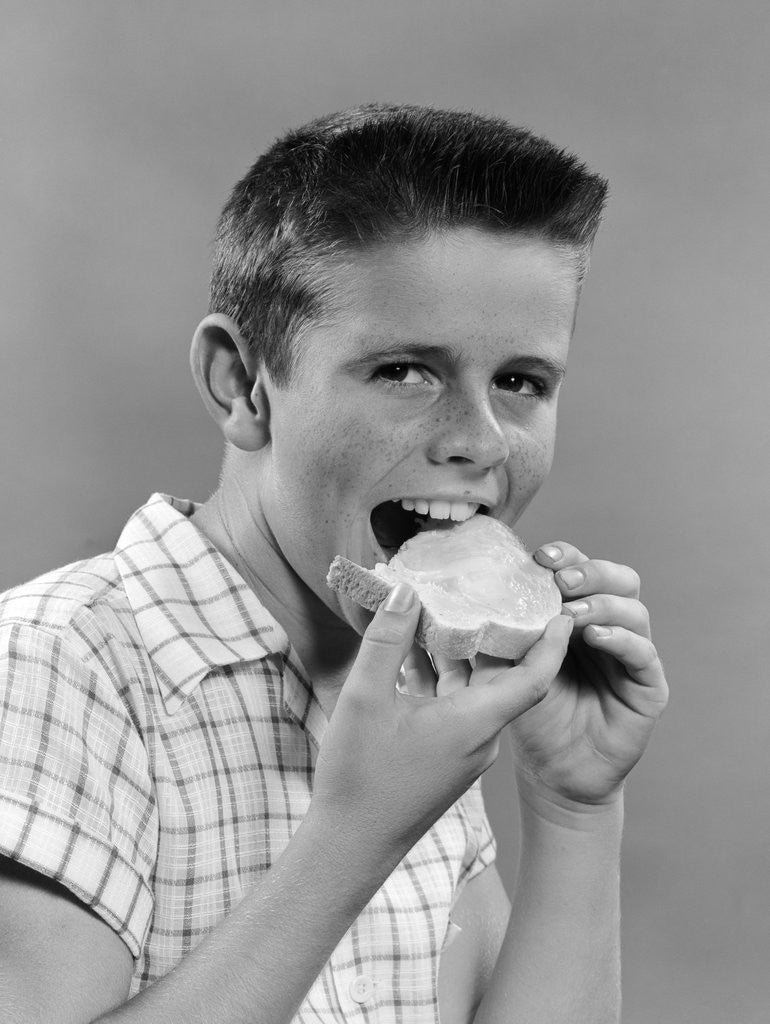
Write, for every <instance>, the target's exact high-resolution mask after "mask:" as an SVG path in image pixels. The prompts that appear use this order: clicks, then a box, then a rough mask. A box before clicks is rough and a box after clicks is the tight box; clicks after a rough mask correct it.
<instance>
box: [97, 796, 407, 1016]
mask: <svg viewBox="0 0 770 1024" xmlns="http://www.w3.org/2000/svg"><path fill="white" fill-rule="evenodd" d="M404 852H406V851H404ZM398 859H399V856H398V854H396V853H392V854H391V855H390V856H387V855H383V851H382V850H379V851H378V850H375V849H374V848H373V845H372V844H371V842H370V841H369V840H368V839H367V838H366V837H365V836H362V835H361V836H351V835H349V834H348V835H345V834H342V833H341V830H339V829H337V830H335V828H334V827H333V825H332V824H331V823H326V822H316V821H314V820H313V819H312V816H309V817H308V819H306V820H305V821H304V822H303V824H302V825H301V826H300V828H299V829H298V831H297V833H296V834H295V836H294V837H293V839H292V841H291V842H290V843H289V845H288V847H287V848H286V850H285V851H284V853H283V854H282V856H281V857H280V858H279V860H278V861H277V862H276V864H275V865H274V866H273V868H272V869H271V871H270V872H269V874H268V875H267V876H266V877H265V878H264V879H263V881H262V883H261V884H260V885H259V887H258V888H257V889H256V890H255V891H254V892H253V893H251V894H250V895H248V896H247V897H246V898H244V899H243V900H242V902H241V903H240V904H239V905H238V906H237V907H236V908H235V909H234V910H233V912H232V913H231V914H230V915H228V917H227V918H225V919H224V920H223V921H222V922H221V924H219V925H218V926H217V928H215V929H214V931H213V932H212V933H211V934H210V935H209V936H208V937H207V938H206V939H205V940H204V941H203V942H202V943H201V944H200V945H199V946H198V947H196V949H195V950H193V951H192V952H191V953H190V954H189V955H188V956H187V957H186V958H185V959H184V960H183V961H182V962H181V963H180V964H179V965H178V967H177V968H176V969H175V970H174V971H172V972H171V973H170V974H168V975H167V976H166V977H164V978H162V979H161V980H160V981H158V982H156V983H155V984H154V985H152V986H150V987H149V988H147V989H145V990H144V991H143V992H142V993H140V994H139V995H138V996H136V997H135V998H134V999H132V1000H130V1001H129V1002H128V1003H126V1004H125V1005H124V1006H122V1007H121V1008H120V1009H118V1010H116V1011H114V1012H112V1013H109V1014H107V1015H106V1016H104V1017H100V1018H99V1024H149V1022H152V1024H157V1022H158V1021H163V1022H164V1024H177V1022H178V1024H209V1022H211V1021H216V1022H217V1024H246V1022H248V1024H253V1022H254V1021H269V1022H270V1024H284V1022H288V1021H290V1020H291V1019H292V1018H293V1017H294V1015H295V1013H296V1012H297V1009H298V1008H299V1006H300V1004H301V1002H302V1000H303V999H304V997H305V995H306V994H307V992H308V991H309V989H310V987H311V986H312V984H313V982H314V981H315V979H316V977H317V976H318V974H319V973H320V971H321V970H322V968H323V966H324V964H325V963H326V961H327V960H328V959H329V957H330V956H331V954H332V952H333V951H334V949H335V947H336V946H337V944H338V943H339V941H340V939H341V938H342V936H343V935H344V934H345V932H346V931H347V930H348V928H349V927H350V926H351V924H352V923H353V921H354V920H355V919H356V917H357V916H358V915H359V914H360V912H361V910H362V909H363V908H364V906H365V905H366V904H367V903H368V901H369V900H370V899H371V897H372V896H373V895H374V893H375V892H376V890H377V889H378V888H379V887H380V885H381V884H382V883H383V882H384V881H385V879H386V878H387V876H388V875H389V874H390V872H391V871H392V870H393V868H394V867H395V865H396V863H397V862H398Z"/></svg>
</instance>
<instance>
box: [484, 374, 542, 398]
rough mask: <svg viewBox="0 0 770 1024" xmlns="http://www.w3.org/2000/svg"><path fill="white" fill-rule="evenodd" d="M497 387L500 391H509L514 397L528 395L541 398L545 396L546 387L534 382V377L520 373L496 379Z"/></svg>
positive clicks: (536, 381) (504, 375)
mask: <svg viewBox="0 0 770 1024" xmlns="http://www.w3.org/2000/svg"><path fill="white" fill-rule="evenodd" d="M495 387H496V388H497V389H498V390H499V391H508V392H510V393H511V394H514V395H528V396H530V397H535V398H537V397H540V396H541V395H543V394H545V391H546V388H545V386H544V385H543V384H542V383H541V382H540V381H538V380H533V379H532V377H525V376H524V375H523V374H520V373H505V374H503V376H502V377H497V378H496V379H495Z"/></svg>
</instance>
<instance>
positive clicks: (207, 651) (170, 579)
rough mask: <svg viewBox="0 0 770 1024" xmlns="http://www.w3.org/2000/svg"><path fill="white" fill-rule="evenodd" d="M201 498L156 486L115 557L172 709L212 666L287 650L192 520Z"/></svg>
mask: <svg viewBox="0 0 770 1024" xmlns="http://www.w3.org/2000/svg"><path fill="white" fill-rule="evenodd" d="M196 508H197V506H196V505H195V504H194V503H193V502H190V501H183V500H179V499H177V498H172V497H170V496H168V495H164V494H153V495H152V497H151V498H150V500H149V501H148V502H147V504H146V505H143V506H142V508H140V509H138V510H137V511H136V512H135V513H134V514H133V516H132V517H131V518H130V519H129V521H128V523H127V524H126V526H125V529H124V530H123V532H122V534H121V535H120V539H119V540H118V543H117V546H116V548H115V562H116V565H117V567H118V571H119V572H120V575H121V577H122V580H123V585H124V587H125V592H126V597H127V599H128V601H129V604H130V605H131V609H132V611H133V613H134V618H135V620H136V624H137V627H138V629H139V632H140V634H141V636H142V641H143V643H144V646H145V648H146V650H147V652H148V654H149V656H150V658H151V660H152V662H153V666H154V668H155V672H156V676H157V679H158V683H159V686H160V690H161V696H162V698H163V703H164V707H165V709H166V713H167V714H170V715H171V714H174V712H176V711H178V710H179V708H181V707H182V705H183V704H184V702H185V701H186V700H187V698H188V696H189V695H190V694H191V693H192V692H193V690H195V688H196V687H197V686H198V685H199V684H200V682H201V681H202V679H203V678H204V677H205V676H206V674H207V673H208V672H210V671H211V669H212V668H215V667H218V666H223V665H231V664H234V663H236V662H244V661H255V660H258V659H261V658H264V657H267V656H269V655H271V654H279V655H281V656H282V658H285V657H287V655H288V652H289V640H288V637H287V636H286V632H285V630H284V629H283V628H282V627H281V626H280V625H279V623H278V622H277V621H276V620H275V619H274V618H273V616H272V615H271V614H270V613H269V612H268V610H267V609H266V608H265V607H264V605H263V604H262V603H261V602H260V601H259V599H258V598H257V596H256V594H255V593H254V592H253V590H251V589H250V587H249V586H248V585H247V584H246V582H245V581H244V580H243V578H242V577H241V576H240V575H239V573H238V572H237V571H236V570H235V569H234V568H233V566H232V565H231V564H230V563H229V562H228V561H227V560H226V559H225V558H224V557H223V556H222V555H221V554H220V552H219V551H218V550H217V549H216V548H215V547H214V545H213V544H212V543H211V542H210V541H209V540H208V539H207V538H206V537H205V536H204V535H203V534H202V533H201V532H200V530H198V529H197V527H195V526H194V525H193V524H192V523H191V522H190V520H189V516H190V515H192V513H193V512H194V511H195V509H196Z"/></svg>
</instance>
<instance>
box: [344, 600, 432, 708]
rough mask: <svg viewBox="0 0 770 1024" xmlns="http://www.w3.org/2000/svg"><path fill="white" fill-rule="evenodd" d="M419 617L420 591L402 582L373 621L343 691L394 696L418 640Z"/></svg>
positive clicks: (349, 695) (353, 694)
mask: <svg viewBox="0 0 770 1024" xmlns="http://www.w3.org/2000/svg"><path fill="white" fill-rule="evenodd" d="M419 617H420V602H419V601H418V599H417V594H416V593H415V591H414V590H413V589H412V588H411V587H410V586H409V585H408V584H406V583H398V584H397V585H396V586H395V587H394V588H393V590H391V592H390V593H389V594H388V596H387V597H386V598H385V600H384V601H383V602H382V604H381V605H380V606H379V608H378V609H377V611H376V612H375V615H374V618H373V619H372V621H371V622H370V623H369V626H368V627H367V629H366V632H365V633H364V638H363V640H362V641H361V647H360V648H359V651H358V655H357V657H356V660H355V662H354V663H353V668H352V669H351V670H350V675H349V676H348V678H347V680H346V682H345V686H344V688H343V693H345V694H346V695H347V696H348V697H353V696H356V695H359V696H362V697H366V698H367V700H371V699H372V697H375V698H376V697H377V696H382V697H385V698H390V697H391V696H392V694H393V692H394V690H395V685H396V680H397V679H398V673H399V671H400V670H401V666H402V665H403V663H404V661H405V660H406V657H407V655H408V654H409V651H410V650H411V648H412V645H413V643H414V633H415V630H416V629H417V622H418V620H419Z"/></svg>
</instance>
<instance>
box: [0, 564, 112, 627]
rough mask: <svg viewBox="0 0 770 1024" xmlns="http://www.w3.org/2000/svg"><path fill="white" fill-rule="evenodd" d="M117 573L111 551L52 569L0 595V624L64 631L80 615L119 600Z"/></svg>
mask: <svg viewBox="0 0 770 1024" xmlns="http://www.w3.org/2000/svg"><path fill="white" fill-rule="evenodd" d="M120 589H121V588H120V575H119V573H118V571H117V568H116V565H115V559H114V557H113V555H112V554H111V553H109V554H103V555H97V556H96V557H95V558H89V559H84V560H82V561H79V562H73V563H72V564H71V565H65V566H63V567H62V568H60V569H54V570H52V571H51V572H47V573H45V574H43V575H41V576H37V577H35V579H33V580H29V581H28V582H26V583H21V584H19V585H18V586H16V587H12V588H11V589H10V590H6V591H5V592H4V593H1V594H0V626H4V627H6V628H7V627H8V626H10V625H17V626H31V627H35V628H38V629H43V630H48V631H49V632H64V631H66V630H67V629H68V628H70V627H71V626H72V625H73V623H74V622H76V621H77V620H78V618H79V617H80V616H81V615H82V614H83V612H88V611H91V612H93V611H94V609H97V608H99V607H100V606H101V605H103V604H105V603H109V602H110V601H111V600H112V601H115V600H116V599H117V601H118V602H119V601H120V597H121V594H120Z"/></svg>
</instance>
